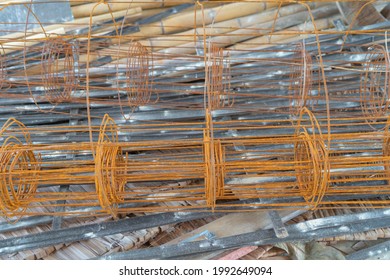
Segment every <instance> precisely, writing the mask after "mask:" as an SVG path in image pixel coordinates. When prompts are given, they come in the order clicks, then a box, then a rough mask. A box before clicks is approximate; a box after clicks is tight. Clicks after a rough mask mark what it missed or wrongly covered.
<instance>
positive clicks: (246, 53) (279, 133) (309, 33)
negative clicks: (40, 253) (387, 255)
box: [0, 1, 390, 221]
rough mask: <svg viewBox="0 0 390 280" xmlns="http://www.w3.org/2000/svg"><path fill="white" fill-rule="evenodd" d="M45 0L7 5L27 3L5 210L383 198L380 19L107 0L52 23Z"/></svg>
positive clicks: (16, 50)
mask: <svg viewBox="0 0 390 280" xmlns="http://www.w3.org/2000/svg"><path fill="white" fill-rule="evenodd" d="M40 3H46V2H37V3H35V2H34V3H32V2H31V3H28V4H26V3H18V2H16V3H15V2H4V3H2V5H3V6H2V7H3V11H7V9H20V10H21V11H24V12H25V16H24V18H23V19H22V20H21V21H20V24H19V25H20V26H19V25H18V24H16V25H15V27H14V28H11V29H10V28H9V26H6V24H4V28H2V29H3V30H2V32H3V34H4V35H2V36H1V37H0V44H1V50H0V52H1V59H0V63H1V64H0V66H1V72H0V88H1V93H2V94H1V95H0V98H1V107H0V119H1V120H2V121H3V122H4V125H3V128H2V130H1V132H0V140H1V149H0V167H1V172H0V178H1V180H0V182H1V185H0V210H1V212H2V215H3V216H4V217H7V218H8V219H10V220H11V221H15V220H17V219H19V218H20V217H22V216H23V215H28V216H34V215H52V216H62V215H67V216H73V215H74V216H88V215H94V216H99V215H107V214H109V215H112V216H114V217H117V216H118V215H121V214H126V213H133V212H163V211H187V210H188V211H190V210H191V211H204V210H207V211H224V212H228V211H258V210H260V209H282V208H283V209H284V208H289V209H315V208H319V207H322V208H332V207H340V205H341V206H342V205H345V204H348V205H349V206H350V207H354V206H355V207H359V202H358V201H356V203H354V200H356V199H359V198H367V199H370V198H374V197H375V198H377V197H384V196H387V195H390V186H389V183H388V179H389V178H388V177H389V175H390V174H389V173H388V170H389V164H390V163H389V161H390V154H389V148H388V146H389V132H388V130H389V122H388V115H389V113H388V107H389V104H388V103H389V101H388V100H389V90H390V88H389V84H388V83H389V65H390V64H389V63H390V60H389V53H388V38H387V29H388V28H389V27H390V23H388V22H387V21H384V22H378V23H375V24H371V25H366V26H359V25H358V24H355V22H356V19H357V18H358V16H356V18H354V19H353V20H352V23H350V24H349V25H347V22H346V21H347V20H348V19H347V18H346V15H344V14H342V13H339V9H340V7H339V6H338V5H336V4H335V3H314V2H313V3H289V2H285V3H284V2H281V3H276V2H264V1H251V2H242V3H241V2H238V3H226V2H219V1H207V2H202V1H198V2H192V1H179V2H177V1H176V2H170V1H153V2H145V3H141V2H139V3H138V2H134V1H132V2H131V3H129V2H127V1H116V2H113V3H103V2H99V3H88V4H85V3H83V4H80V3H77V2H71V3H70V4H71V5H69V2H63V3H61V5H67V8H68V9H69V13H70V12H72V13H70V14H71V15H72V17H73V19H69V17H67V18H65V20H64V21H63V22H58V21H57V22H56V21H54V22H45V21H42V18H39V15H38V14H39V12H38V11H37V10H39V5H40ZM46 4H47V3H46ZM376 5H381V3H377V4H376ZM369 7H371V8H372V7H375V5H374V6H373V5H371V6H369ZM364 8H365V7H364V6H363V7H362V9H361V11H360V12H363V11H364ZM358 15H359V13H358ZM0 17H1V15H0ZM80 185H82V186H88V190H87V191H85V192H80V191H76V189H77V188H76V187H77V186H80ZM60 186H67V187H66V191H60V190H61V187H60ZM53 187H54V188H53ZM177 202H181V203H177ZM388 204H389V200H386V199H384V200H381V201H378V200H375V202H374V203H373V207H378V208H379V207H388Z"/></svg>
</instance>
